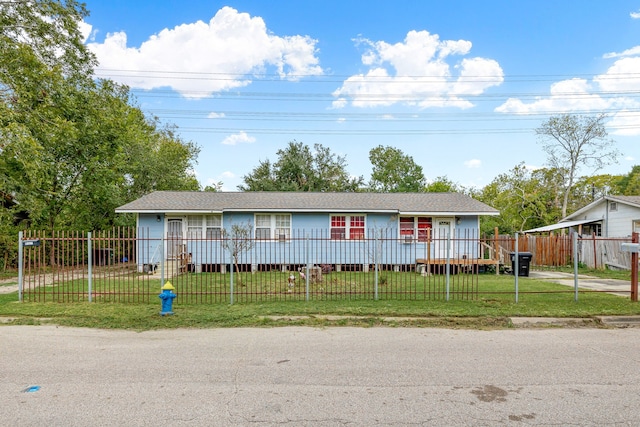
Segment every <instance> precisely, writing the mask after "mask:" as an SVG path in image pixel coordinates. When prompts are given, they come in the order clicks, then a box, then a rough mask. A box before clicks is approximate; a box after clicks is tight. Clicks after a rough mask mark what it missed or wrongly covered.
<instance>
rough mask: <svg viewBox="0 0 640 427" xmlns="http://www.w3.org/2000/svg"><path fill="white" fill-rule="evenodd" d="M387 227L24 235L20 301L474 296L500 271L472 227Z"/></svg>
mask: <svg viewBox="0 0 640 427" xmlns="http://www.w3.org/2000/svg"><path fill="white" fill-rule="evenodd" d="M387 234H388V233H380V232H378V233H377V234H376V237H375V238H363V239H358V240H350V241H346V240H335V239H331V236H326V235H324V234H323V233H319V232H318V233H314V232H304V233H303V232H300V233H294V235H292V236H288V238H287V241H286V242H282V241H277V240H276V241H265V240H262V239H254V238H242V239H238V238H218V239H206V238H195V237H193V238H185V237H181V238H179V239H176V238H170V239H158V238H153V237H149V234H148V232H147V231H144V230H133V229H128V228H123V229H116V230H111V231H108V232H94V233H78V232H58V233H55V234H53V235H51V234H47V233H44V232H28V233H27V232H25V233H24V235H23V236H22V237H21V239H22V240H21V249H22V250H21V252H22V254H21V265H22V272H23V273H22V274H21V278H20V280H21V288H20V298H21V299H23V300H25V301H59V302H68V301H114V302H148V301H151V300H152V299H153V300H155V299H156V298H157V295H158V293H159V291H160V288H161V286H162V285H163V284H164V283H166V282H167V281H169V282H170V283H171V284H172V285H173V286H174V287H175V288H176V292H177V293H179V294H180V303H181V304H198V303H204V304H213V303H234V302H261V301H290V300H291V301H310V300H345V299H346V300H357V299H368V300H375V299H395V300H448V299H453V300H468V299H475V298H477V295H478V274H479V273H480V272H483V271H487V270H489V269H494V271H495V269H498V268H499V266H498V264H497V260H493V259H488V258H486V257H489V256H490V251H488V250H486V248H485V246H486V245H484V246H483V243H482V242H481V240H480V239H479V237H478V236H473V235H470V234H469V233H460V235H454V236H445V237H438V236H429V239H428V241H426V240H425V241H409V240H408V239H407V238H402V239H400V238H397V237H393V238H391V237H388V236H387ZM394 234H395V233H394ZM283 243H286V244H283ZM443 247H444V248H446V250H442V249H438V250H439V252H438V253H433V251H434V249H433V248H443ZM169 248H171V249H169ZM166 254H170V255H166Z"/></svg>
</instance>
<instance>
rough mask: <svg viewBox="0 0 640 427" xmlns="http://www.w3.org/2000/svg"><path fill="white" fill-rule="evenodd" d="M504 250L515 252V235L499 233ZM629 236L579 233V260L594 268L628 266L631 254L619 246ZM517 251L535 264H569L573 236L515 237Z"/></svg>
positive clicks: (572, 256) (620, 267)
mask: <svg viewBox="0 0 640 427" xmlns="http://www.w3.org/2000/svg"><path fill="white" fill-rule="evenodd" d="M497 241H498V242H499V245H501V246H502V250H503V251H505V252H513V251H515V237H514V236H507V235H502V236H500V238H499V239H498V240H497ZM625 242H626V243H628V242H631V237H617V238H616V237H600V236H595V235H591V236H578V245H577V247H578V253H577V257H578V263H579V264H580V265H581V266H584V267H587V268H595V269H606V268H616V269H625V270H630V269H631V255H630V253H628V252H625V251H623V250H622V249H621V246H622V243H625ZM518 251H519V252H530V253H531V254H532V260H531V265H532V266H535V267H563V266H572V265H573V260H574V253H573V243H572V235H547V236H537V235H524V236H519V237H518Z"/></svg>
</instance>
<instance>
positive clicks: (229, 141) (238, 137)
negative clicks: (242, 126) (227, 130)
mask: <svg viewBox="0 0 640 427" xmlns="http://www.w3.org/2000/svg"><path fill="white" fill-rule="evenodd" d="M253 142H256V139H255V138H254V137H253V136H249V135H247V133H246V132H244V131H241V132H239V133H234V134H233V135H229V136H228V137H226V138H225V139H223V140H222V143H223V144H224V145H237V144H241V143H248V144H251V143H253Z"/></svg>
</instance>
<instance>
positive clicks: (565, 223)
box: [523, 219, 602, 234]
mask: <svg viewBox="0 0 640 427" xmlns="http://www.w3.org/2000/svg"><path fill="white" fill-rule="evenodd" d="M601 221H602V219H582V220H579V221H562V222H558V223H556V224H551V225H545V226H544V227H538V228H532V229H530V230H524V231H523V233H525V234H527V233H544V232H546V231H553V230H560V229H562V228H569V227H575V226H576V225H582V224H591V223H593V222H601Z"/></svg>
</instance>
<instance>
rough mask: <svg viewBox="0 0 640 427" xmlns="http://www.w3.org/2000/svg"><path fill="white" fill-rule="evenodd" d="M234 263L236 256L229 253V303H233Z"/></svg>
mask: <svg viewBox="0 0 640 427" xmlns="http://www.w3.org/2000/svg"><path fill="white" fill-rule="evenodd" d="M235 265H236V257H235V255H234V254H231V274H230V275H229V304H230V305H233V270H234V267H235Z"/></svg>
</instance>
